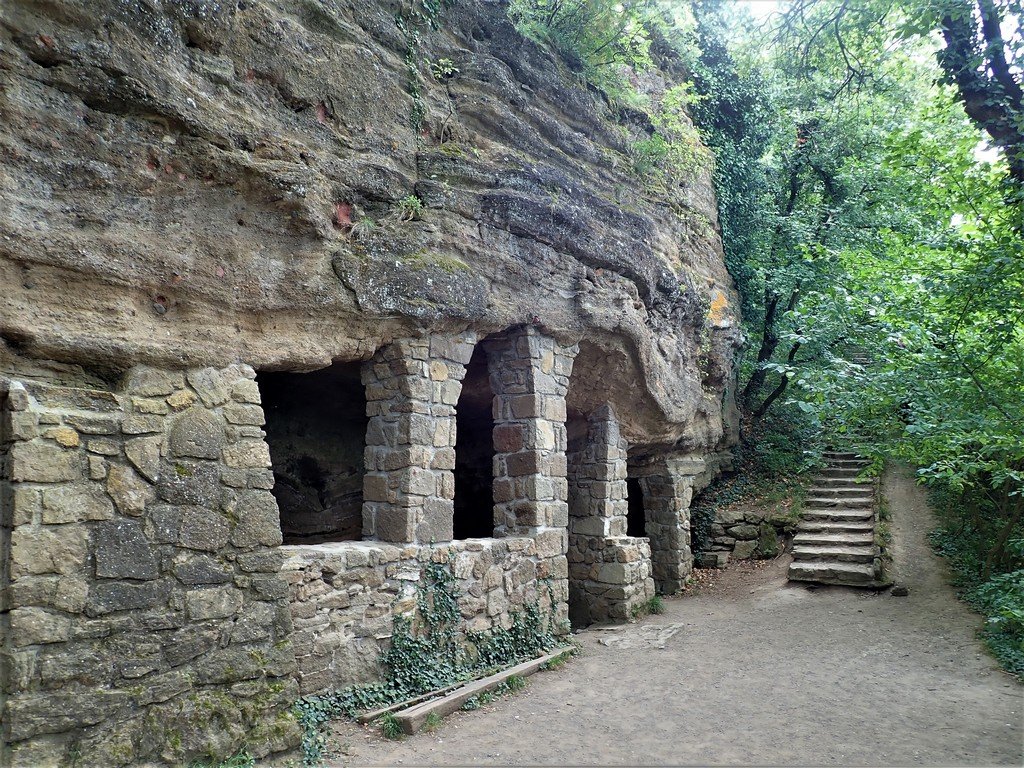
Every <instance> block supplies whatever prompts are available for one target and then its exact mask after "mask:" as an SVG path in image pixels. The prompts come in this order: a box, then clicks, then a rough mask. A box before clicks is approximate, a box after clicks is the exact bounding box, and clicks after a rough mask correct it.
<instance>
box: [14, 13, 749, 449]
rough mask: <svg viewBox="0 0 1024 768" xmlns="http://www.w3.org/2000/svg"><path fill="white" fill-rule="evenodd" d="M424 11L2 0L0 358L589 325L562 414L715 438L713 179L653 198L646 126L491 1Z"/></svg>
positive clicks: (723, 295)
mask: <svg viewBox="0 0 1024 768" xmlns="http://www.w3.org/2000/svg"><path fill="white" fill-rule="evenodd" d="M417 7H419V6H418V4H417ZM414 10H415V9H414V8H413V7H412V5H411V4H410V3H405V4H402V3H398V2H387V1H385V0H377V1H375V2H359V1H355V0H353V1H352V2H342V1H338V0H282V1H281V2H259V1H254V2H250V1H248V0H244V1H243V0H239V1H238V2H214V1H213V0H210V1H204V0H173V1H172V0H166V1H164V2H160V0H95V1H90V2H71V1H64V0H61V1H60V2H56V1H54V0H38V1H37V0H18V2H13V3H7V4H5V6H4V8H3V10H2V18H0V20H2V30H3V31H2V34H3V45H2V46H0V76H2V79H3V82H4V88H3V92H2V94H0V99H2V103H0V107H2V111H3V114H4V119H3V121H2V123H3V124H2V126H0V151H2V157H3V164H4V167H5V173H4V175H3V179H2V181H0V184H2V190H3V191H2V195H3V199H4V206H3V210H2V212H0V231H2V238H0V284H2V285H3V286H4V291H3V301H2V303H0V342H2V347H0V355H2V357H0V369H4V368H6V369H8V370H15V371H22V372H24V371H26V370H28V369H29V368H30V367H31V364H30V363H29V362H27V361H31V360H35V361H38V360H49V361H56V362H57V363H61V364H71V365H73V366H80V367H81V369H83V373H82V376H84V377H85V378H87V379H88V378H90V377H91V378H93V380H94V381H95V380H96V379H98V380H100V382H102V381H104V380H105V381H107V382H113V381H115V380H116V379H117V377H118V376H119V374H120V373H121V372H122V371H123V370H125V369H126V368H127V367H128V366H129V365H131V364H134V363H146V364H152V365H175V366H186V365H189V366H195V365H224V364H228V363H231V362H234V361H238V360H242V361H245V362H247V363H249V364H251V365H253V366H254V367H255V368H257V370H283V369H291V370H309V369H313V368H318V367H323V366H325V365H327V364H329V363H330V362H331V361H332V360H339V359H347V360H354V359H365V358H368V357H369V356H370V355H371V354H372V353H373V351H374V350H375V349H377V348H379V347H380V346H381V345H382V344H384V343H386V342H388V341H389V340H391V339H393V338H395V337H398V336H408V335H410V334H412V335H415V334H418V333H422V332H427V331H432V330H439V329H442V330H453V329H454V330H458V329H462V328H466V327H472V328H474V329H476V330H477V331H478V332H479V333H480V334H481V335H483V334H485V333H487V332H490V331H496V330H501V329H503V328H507V327H510V326H515V325H524V324H525V325H535V326H538V327H541V328H544V329H547V330H548V331H549V332H550V333H553V334H555V335H556V336H559V337H563V338H565V339H567V340H569V341H578V340H580V339H582V342H583V343H582V345H581V352H580V356H579V358H578V359H577V363H576V365H577V370H578V371H579V372H580V373H579V375H578V376H576V377H574V379H578V380H579V381H580V382H581V384H580V385H579V386H576V387H575V388H574V389H575V391H571V392H570V394H569V400H570V403H569V404H570V408H571V409H573V410H578V411H579V412H586V411H588V410H589V409H590V408H592V407H594V406H596V405H599V404H600V403H601V402H605V401H609V400H610V401H612V402H614V403H615V404H616V405H617V407H618V411H619V413H620V417H621V418H622V420H623V430H624V433H625V434H626V435H627V436H628V437H629V438H630V441H631V444H671V443H678V444H679V445H681V446H682V447H684V448H687V449H695V450H706V449H709V448H712V447H713V446H714V445H715V444H716V443H719V442H720V441H721V440H722V438H723V435H724V433H725V432H727V431H728V430H727V429H724V428H723V416H722V414H723V412H728V403H726V404H725V405H723V392H724V391H725V390H726V389H727V387H728V385H729V383H730V378H731V369H732V353H733V350H734V346H735V344H736V343H737V340H738V329H737V318H736V312H738V310H737V309H736V307H738V302H737V301H736V297H735V293H734V290H733V288H732V283H731V280H730V278H729V276H728V274H727V273H726V271H725V268H724V265H723V262H722V256H721V246H720V242H719V239H718V236H717V234H716V233H715V231H714V229H715V219H716V216H715V203H714V196H713V191H712V188H711V185H710V181H709V173H708V171H707V168H703V169H695V171H694V173H693V176H692V178H690V179H689V180H688V181H687V182H686V183H685V184H684V185H683V186H681V187H679V188H677V189H675V190H673V191H672V192H671V194H669V195H667V196H666V195H665V194H662V193H654V192H652V191H650V190H649V188H648V187H649V185H645V183H644V180H643V179H640V178H638V177H637V176H636V174H634V173H633V171H632V169H631V165H632V164H631V162H630V159H629V151H630V142H631V140H632V139H633V138H635V137H637V136H642V135H643V134H642V131H643V130H644V127H643V120H642V119H641V120H636V119H635V118H634V119H633V120H632V121H630V120H627V119H624V118H623V117H621V116H619V115H617V113H616V110H614V109H613V108H612V107H610V106H609V104H608V102H607V99H605V98H604V97H603V95H602V94H601V93H599V92H597V91H595V90H594V89H592V88H588V87H587V86H586V85H585V84H584V83H583V82H582V79H581V78H580V76H579V75H578V74H577V73H575V72H574V71H572V70H571V69H570V68H569V67H568V66H567V65H566V64H565V63H564V62H563V61H562V60H560V59H559V57H557V56H556V55H555V54H553V53H551V52H550V51H548V50H546V49H545V48H543V47H542V46H539V45H537V44H535V43H533V42H531V41H529V40H527V39H525V38H523V37H522V36H521V35H520V34H518V33H517V31H516V30H515V28H514V27H513V26H512V24H511V23H510V22H509V20H508V18H507V13H506V10H507V9H506V4H505V3H503V2H492V1H490V0H459V2H457V3H454V4H453V7H450V8H445V9H442V11H441V13H440V15H439V16H438V17H437V18H436V20H435V21H434V23H429V21H430V20H428V19H427V18H426V16H425V15H424V14H417V13H414V12H413V11H414ZM444 60H447V62H445V61H444ZM439 62H441V65H439V64H438V63H439ZM432 71H433V74H432ZM665 77H668V78H671V75H658V76H657V77H655V78H653V84H652V83H647V84H646V85H645V87H647V88H653V89H654V90H655V91H656V90H657V89H658V88H659V84H660V83H663V80H664V78H665ZM662 87H663V86H662ZM403 201H404V202H403ZM420 206H422V209H420ZM32 364H34V363H32ZM51 368H52V366H51ZM68 370H72V369H65V373H64V374H62V375H64V376H69V375H71V374H70V373H67V371H68ZM598 384H599V386H597V385H598ZM727 399H728V396H726V400H727Z"/></svg>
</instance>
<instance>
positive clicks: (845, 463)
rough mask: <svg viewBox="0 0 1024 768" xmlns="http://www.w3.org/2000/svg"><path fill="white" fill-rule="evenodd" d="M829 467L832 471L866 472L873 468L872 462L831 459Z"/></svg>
mask: <svg viewBox="0 0 1024 768" xmlns="http://www.w3.org/2000/svg"><path fill="white" fill-rule="evenodd" d="M828 466H829V468H830V469H858V470H864V469H867V468H868V467H870V466H871V462H870V461H864V459H830V460H829V462H828Z"/></svg>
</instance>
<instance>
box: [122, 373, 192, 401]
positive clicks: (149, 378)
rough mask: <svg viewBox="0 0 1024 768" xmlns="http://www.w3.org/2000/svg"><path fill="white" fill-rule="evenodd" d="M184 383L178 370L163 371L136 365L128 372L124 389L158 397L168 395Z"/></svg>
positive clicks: (137, 393)
mask: <svg viewBox="0 0 1024 768" xmlns="http://www.w3.org/2000/svg"><path fill="white" fill-rule="evenodd" d="M184 385H185V380H184V378H182V375H181V372H180V371H165V370H161V369H159V368H151V367H149V366H143V365H138V366H135V367H134V368H132V369H131V371H129V372H128V380H127V381H126V382H125V389H126V390H127V391H128V392H131V393H132V394H133V395H141V396H143V397H160V396H163V395H169V394H171V393H172V392H173V391H174V390H176V389H181V387H183V386H184Z"/></svg>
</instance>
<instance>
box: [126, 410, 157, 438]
mask: <svg viewBox="0 0 1024 768" xmlns="http://www.w3.org/2000/svg"><path fill="white" fill-rule="evenodd" d="M163 430H164V417H163V416H158V415H156V416H155V415H151V414H137V413H133V414H131V415H129V416H126V417H125V418H124V421H122V422H121V431H122V432H123V433H124V434H126V435H146V434H152V433H154V432H163Z"/></svg>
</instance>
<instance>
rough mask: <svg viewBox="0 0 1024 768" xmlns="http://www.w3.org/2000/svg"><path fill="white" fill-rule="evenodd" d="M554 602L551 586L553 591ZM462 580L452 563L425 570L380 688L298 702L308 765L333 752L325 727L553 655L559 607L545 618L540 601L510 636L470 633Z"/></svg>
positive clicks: (398, 622) (517, 619)
mask: <svg viewBox="0 0 1024 768" xmlns="http://www.w3.org/2000/svg"><path fill="white" fill-rule="evenodd" d="M547 589H548V595H549V597H553V594H552V589H551V585H550V584H548V585H547ZM460 597H461V592H460V590H459V586H458V581H457V580H456V578H455V575H454V573H453V570H452V564H451V562H450V561H447V562H442V563H435V562H429V563H426V564H424V565H423V568H422V572H421V575H420V580H419V582H418V586H417V590H416V611H415V614H414V615H413V616H395V618H394V622H393V628H392V635H391V643H390V645H389V646H388V648H387V650H385V651H384V652H383V653H382V654H381V657H380V668H381V678H382V680H381V682H379V683H370V684H368V685H355V686H349V687H348V688H345V689H343V690H340V691H329V692H327V693H323V694H318V695H315V696H305V697H303V698H301V699H299V700H298V701H297V702H296V703H295V705H294V710H295V714H296V717H297V718H298V721H299V724H300V725H301V726H302V728H303V738H302V759H303V763H304V764H305V765H319V764H320V762H321V760H322V759H323V752H324V749H325V747H326V736H325V734H324V732H323V726H324V725H325V724H326V723H327V722H328V721H330V720H334V719H338V718H354V717H355V716H356V715H358V714H359V713H360V712H363V711H366V710H369V709H374V708H379V707H386V706H389V705H391V704H395V703H397V702H399V701H403V700H404V699H408V698H412V697H414V696H419V695H420V694H424V693H428V692H430V691H434V690H437V689H439V688H444V687H446V686H449V685H452V684H453V683H458V682H461V681H463V680H469V679H472V678H475V677H479V676H481V675H483V674H486V673H488V672H491V671H493V670H496V669H498V668H503V667H508V666H510V665H513V664H516V663H519V662H521V661H526V660H528V659H532V658H536V657H537V656H538V655H539V654H541V653H542V652H544V651H547V650H550V649H551V648H554V647H555V646H556V645H557V643H558V641H557V639H556V638H555V634H554V633H555V630H556V623H555V622H556V615H555V613H554V606H555V602H554V600H553V599H552V600H551V602H550V605H551V610H550V611H548V612H545V611H544V610H543V609H542V608H541V606H540V603H539V602H538V601H536V600H535V601H533V602H530V603H527V604H526V605H524V606H523V609H522V610H521V611H516V612H513V613H512V614H511V618H512V622H511V626H510V627H509V628H508V629H505V628H502V627H495V628H494V629H491V630H487V631H484V632H463V631H462V630H461V623H462V620H461V614H460V611H459V598H460Z"/></svg>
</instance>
